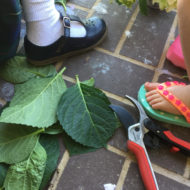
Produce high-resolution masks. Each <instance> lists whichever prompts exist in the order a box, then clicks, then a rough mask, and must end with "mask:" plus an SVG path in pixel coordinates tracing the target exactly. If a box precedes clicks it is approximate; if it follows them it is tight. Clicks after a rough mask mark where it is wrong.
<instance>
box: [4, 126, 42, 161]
mask: <svg viewBox="0 0 190 190" xmlns="http://www.w3.org/2000/svg"><path fill="white" fill-rule="evenodd" d="M42 131H43V130H42V129H38V130H36V129H34V128H32V127H26V126H21V125H11V124H0V162H4V163H7V164H13V163H17V162H21V161H23V160H24V159H26V158H27V157H28V156H29V154H30V153H31V151H32V150H33V148H34V146H35V144H36V142H37V140H38V136H39V135H38V134H39V133H41V132H42Z"/></svg>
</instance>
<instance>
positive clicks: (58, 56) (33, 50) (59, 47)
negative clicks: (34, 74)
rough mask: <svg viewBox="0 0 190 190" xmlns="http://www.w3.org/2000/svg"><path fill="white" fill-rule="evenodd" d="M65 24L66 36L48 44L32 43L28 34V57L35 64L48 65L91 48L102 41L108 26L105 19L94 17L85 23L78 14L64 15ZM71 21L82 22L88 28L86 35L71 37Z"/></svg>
mask: <svg viewBox="0 0 190 190" xmlns="http://www.w3.org/2000/svg"><path fill="white" fill-rule="evenodd" d="M61 19H62V21H63V24H64V36H61V37H60V38H59V39H58V40H57V41H56V42H54V43H53V44H51V45H48V46H37V45H35V44H32V43H31V42H30V41H29V40H28V39H27V36H26V37H25V40H24V47H25V52H26V56H27V59H28V61H29V62H30V63H32V64H34V65H47V64H51V63H55V62H57V61H60V60H62V59H63V58H65V57H69V56H72V55H74V54H77V53H81V52H84V51H87V50H90V49H92V48H94V47H95V46H97V45H98V44H99V43H101V42H102V40H103V39H104V37H105V36H106V34H107V27H106V24H105V22H104V20H102V19H100V18H97V17H93V18H89V19H86V20H85V22H84V23H83V22H82V21H81V20H80V19H79V18H78V17H76V16H62V15H61ZM70 21H77V22H80V23H81V24H82V25H83V26H84V27H85V29H86V36H85V37H79V38H74V37H70Z"/></svg>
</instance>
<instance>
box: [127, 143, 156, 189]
mask: <svg viewBox="0 0 190 190" xmlns="http://www.w3.org/2000/svg"><path fill="white" fill-rule="evenodd" d="M127 147H128V148H129V150H131V151H132V152H133V153H134V154H135V156H136V158H137V161H138V166H139V170H140V173H141V177H142V180H143V182H144V186H145V188H146V190H157V187H156V184H155V181H154V177H153V174H152V171H151V168H150V165H149V162H148V159H147V156H146V153H145V151H144V148H143V147H141V146H140V145H138V144H136V143H134V142H133V141H130V140H128V141H127Z"/></svg>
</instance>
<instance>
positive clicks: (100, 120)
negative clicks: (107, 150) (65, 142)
mask: <svg viewBox="0 0 190 190" xmlns="http://www.w3.org/2000/svg"><path fill="white" fill-rule="evenodd" d="M109 104H110V102H109V100H108V98H107V97H106V95H105V94H104V93H103V92H102V91H101V90H99V89H97V88H94V87H90V86H87V85H85V84H81V83H80V81H79V80H78V78H77V84H76V85H75V86H73V87H71V88H69V89H67V91H66V92H65V93H64V94H63V96H62V98H61V100H60V103H59V106H58V112H57V115H58V120H59V121H60V124H61V125H62V127H63V129H64V130H65V131H66V133H67V134H68V135H69V136H71V138H72V139H74V140H75V141H76V142H79V143H80V144H82V145H85V146H90V147H94V148H100V147H104V146H105V145H106V143H107V140H108V139H109V138H110V137H111V136H112V135H113V133H114V131H115V129H116V125H117V119H116V117H115V114H114V112H113V111H112V110H111V108H109Z"/></svg>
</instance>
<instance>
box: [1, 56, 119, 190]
mask: <svg viewBox="0 0 190 190" xmlns="http://www.w3.org/2000/svg"><path fill="white" fill-rule="evenodd" d="M64 70H65V68H63V69H62V70H61V71H60V72H59V73H57V72H56V70H55V67H54V66H52V65H49V66H46V67H34V66H32V65H29V64H28V63H27V61H26V58H25V57H14V58H13V59H12V60H9V61H8V62H7V63H6V64H5V65H4V66H3V67H2V68H0V77H1V78H3V79H4V80H6V81H9V82H11V83H13V84H15V94H14V97H13V99H12V100H11V102H10V104H9V105H7V106H6V107H5V108H4V109H3V110H2V113H1V116H0V189H1V190H3V189H5V190H13V189H14V190H20V189H22V190H38V189H40V190H41V189H44V188H45V187H46V185H47V183H48V181H49V180H50V178H51V176H52V174H53V172H54V171H55V169H56V167H57V162H58V158H59V154H60V150H59V139H60V138H61V139H63V142H64V145H65V147H66V148H67V149H68V151H69V153H70V155H71V156H72V155H76V154H81V153H86V152H90V151H95V150H97V149H99V148H102V147H106V144H107V141H108V140H109V139H110V137H112V135H113V133H114V131H115V129H116V128H117V127H118V120H117V119H116V116H115V114H114V112H113V111H112V110H111V108H110V107H109V105H110V101H109V100H108V98H107V97H106V95H105V94H104V93H103V92H102V91H101V90H99V89H97V88H95V87H94V79H90V80H87V81H84V82H80V81H79V78H78V77H76V84H75V85H73V86H71V87H69V88H67V86H66V83H65V81H64V80H63V77H62V74H63V72H64Z"/></svg>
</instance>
